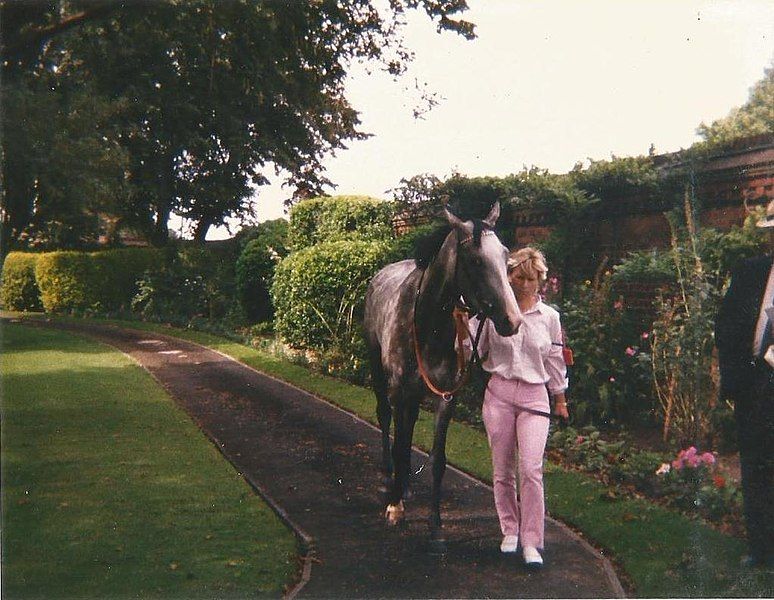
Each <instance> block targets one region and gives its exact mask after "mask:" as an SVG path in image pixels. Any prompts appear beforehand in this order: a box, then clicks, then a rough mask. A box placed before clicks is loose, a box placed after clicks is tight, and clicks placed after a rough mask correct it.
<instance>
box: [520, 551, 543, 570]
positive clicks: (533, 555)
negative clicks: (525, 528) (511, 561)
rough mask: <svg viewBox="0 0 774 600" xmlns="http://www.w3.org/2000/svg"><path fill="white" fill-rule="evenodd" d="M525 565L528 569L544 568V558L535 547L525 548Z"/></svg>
mask: <svg viewBox="0 0 774 600" xmlns="http://www.w3.org/2000/svg"><path fill="white" fill-rule="evenodd" d="M524 564H525V565H527V566H528V567H542V566H543V557H542V556H540V552H538V549H537V548H535V547H534V546H525V547H524Z"/></svg>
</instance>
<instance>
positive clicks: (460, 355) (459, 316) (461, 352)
mask: <svg viewBox="0 0 774 600" xmlns="http://www.w3.org/2000/svg"><path fill="white" fill-rule="evenodd" d="M471 239H472V238H466V239H464V240H462V241H460V242H459V244H463V243H466V242H470V240H471ZM428 268H429V265H428V267H426V268H425V270H423V271H422V276H421V277H420V278H419V285H418V286H417V295H416V297H415V298H414V315H413V318H412V320H411V337H412V339H413V341H414V355H415V356H416V359H417V368H418V369H419V375H420V376H421V377H422V381H424V382H425V385H426V386H427V387H428V389H429V390H430V391H431V392H433V393H434V394H436V395H438V396H440V397H441V398H442V399H443V401H444V402H450V401H451V400H453V399H454V394H456V393H457V392H458V391H459V390H460V388H461V387H462V386H463V385H465V383H467V381H468V377H469V376H470V366H471V365H472V364H473V362H474V361H478V362H479V364H480V363H481V359H480V358H479V356H478V340H479V338H480V337H481V331H482V330H483V328H484V322H485V321H486V317H483V318H481V320H480V321H479V323H478V330H477V331H476V337H475V338H473V336H472V335H471V333H470V329H468V314H469V313H468V310H467V307H459V306H455V307H454V310H453V311H452V315H453V317H452V319H453V321H454V329H455V332H456V338H457V372H458V374H461V376H460V379H459V381H457V383H455V384H454V385H453V386H452V389H450V390H442V389H440V388H439V387H438V386H436V385H435V384H434V383H433V382H432V380H431V379H430V374H429V373H428V372H427V369H426V368H425V365H424V364H423V363H422V356H421V354H420V352H419V340H418V339H417V306H418V304H419V295H420V293H421V292H422V281H423V280H424V278H425V272H426V271H427V269H428ZM463 320H464V322H463ZM466 337H470V339H471V341H472V342H473V349H472V352H471V354H470V360H469V361H467V365H466V361H465V348H464V346H463V342H464V341H465V338H466Z"/></svg>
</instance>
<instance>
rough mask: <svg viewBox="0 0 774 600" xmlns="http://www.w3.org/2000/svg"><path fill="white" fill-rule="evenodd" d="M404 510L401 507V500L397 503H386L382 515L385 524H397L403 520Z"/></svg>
mask: <svg viewBox="0 0 774 600" xmlns="http://www.w3.org/2000/svg"><path fill="white" fill-rule="evenodd" d="M405 513H406V511H405V509H404V508H403V500H401V501H400V502H398V503H397V504H388V505H387V510H385V511H384V516H385V518H386V519H387V525H397V524H398V523H400V522H401V521H402V520H403V517H404V515H405Z"/></svg>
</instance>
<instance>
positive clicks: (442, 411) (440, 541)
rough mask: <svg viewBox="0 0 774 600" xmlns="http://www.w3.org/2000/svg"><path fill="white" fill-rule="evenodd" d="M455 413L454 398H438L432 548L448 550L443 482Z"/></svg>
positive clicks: (439, 550)
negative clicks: (450, 430) (444, 533)
mask: <svg viewBox="0 0 774 600" xmlns="http://www.w3.org/2000/svg"><path fill="white" fill-rule="evenodd" d="M453 413H454V398H450V399H448V400H446V399H444V398H438V404H437V407H436V409H435V432H434V435H433V452H432V454H431V456H432V460H433V483H432V490H431V494H430V549H431V551H433V552H439V553H444V552H446V541H445V540H444V538H443V532H442V531H441V528H442V524H441V483H442V481H443V475H444V473H445V472H446V434H447V433H448V431H449V421H451V418H452V414H453Z"/></svg>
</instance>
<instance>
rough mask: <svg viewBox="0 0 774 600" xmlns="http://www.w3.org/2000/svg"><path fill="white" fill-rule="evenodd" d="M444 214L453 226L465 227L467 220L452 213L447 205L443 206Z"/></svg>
mask: <svg viewBox="0 0 774 600" xmlns="http://www.w3.org/2000/svg"><path fill="white" fill-rule="evenodd" d="M443 216H444V217H446V220H447V221H448V222H449V225H451V226H452V227H455V228H456V229H464V224H465V222H464V221H462V220H461V219H460V218H459V217H458V216H457V215H455V214H454V213H452V212H451V211H450V210H449V209H448V208H446V207H445V206H444V207H443Z"/></svg>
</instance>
